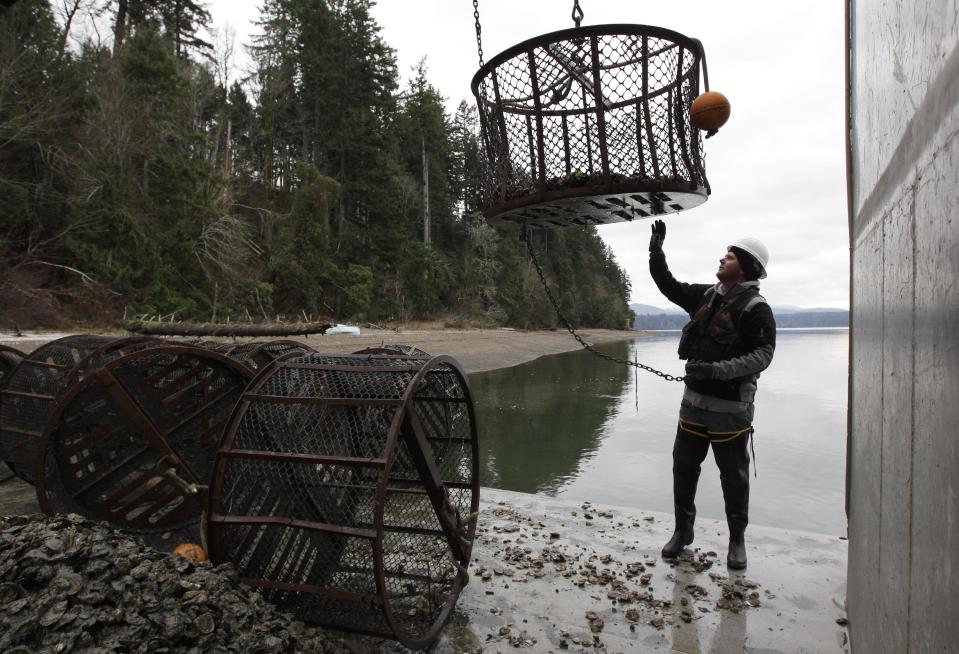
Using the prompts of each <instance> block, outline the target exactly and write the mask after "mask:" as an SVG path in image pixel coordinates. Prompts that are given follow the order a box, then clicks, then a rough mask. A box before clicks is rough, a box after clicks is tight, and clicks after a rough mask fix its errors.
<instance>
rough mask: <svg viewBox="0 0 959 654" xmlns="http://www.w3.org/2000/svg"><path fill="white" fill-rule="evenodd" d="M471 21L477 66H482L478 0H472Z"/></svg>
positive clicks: (481, 35)
mask: <svg viewBox="0 0 959 654" xmlns="http://www.w3.org/2000/svg"><path fill="white" fill-rule="evenodd" d="M473 21H474V22H475V23H476V51H477V52H478V53H479V67H480V68H482V67H483V28H482V27H481V26H480V22H479V0H473Z"/></svg>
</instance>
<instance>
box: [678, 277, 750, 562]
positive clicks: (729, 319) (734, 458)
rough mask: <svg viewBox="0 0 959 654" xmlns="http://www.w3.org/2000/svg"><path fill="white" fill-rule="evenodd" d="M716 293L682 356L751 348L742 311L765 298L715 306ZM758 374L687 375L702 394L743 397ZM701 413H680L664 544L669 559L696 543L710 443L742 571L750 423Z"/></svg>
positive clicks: (732, 550) (720, 355) (743, 297)
mask: <svg viewBox="0 0 959 654" xmlns="http://www.w3.org/2000/svg"><path fill="white" fill-rule="evenodd" d="M716 300H717V298H716V297H715V295H713V296H712V297H710V298H709V300H708V301H707V302H704V303H703V306H702V307H700V309H699V310H698V311H697V312H696V313H695V314H694V316H693V319H692V320H691V321H690V322H689V324H687V325H686V327H685V328H684V329H683V337H682V339H681V341H680V346H679V355H680V358H683V359H698V360H701V361H721V360H723V359H728V358H732V357H736V356H740V355H741V354H743V353H745V352H746V351H747V347H746V345H745V343H743V342H742V339H741V337H740V335H739V322H740V319H741V318H742V314H743V313H745V312H746V311H747V310H749V309H751V308H752V307H753V306H755V304H757V303H759V302H764V301H765V300H764V299H763V298H762V296H761V295H759V293H758V292H755V291H752V292H750V291H746V292H744V293H742V294H740V295H738V296H736V297H735V298H733V299H732V301H730V302H728V303H725V304H722V305H718V306H717V305H716ZM754 379H755V377H754V376H751V377H749V378H743V379H739V380H731V381H723V380H689V379H688V380H686V383H687V385H688V386H689V387H690V388H692V389H693V390H696V391H698V392H701V393H705V394H708V395H713V396H716V397H723V398H724V399H729V400H738V399H739V387H740V385H741V384H742V383H743V382H746V381H752V380H754ZM697 414H698V416H699V417H698V418H697V419H690V418H688V417H681V418H680V420H679V424H678V426H677V429H676V440H675V441H674V444H673V507H674V510H675V516H676V530H675V532H674V533H673V536H672V538H671V539H670V540H669V542H668V543H666V546H665V547H663V551H662V555H663V557H664V558H675V557H677V556H679V555H680V554H681V553H682V551H683V548H684V547H685V546H686V545H689V544H691V543H692V542H693V538H694V530H693V524H694V522H695V520H696V487H697V485H698V483H699V474H700V471H701V470H702V462H703V460H704V459H705V458H706V454H707V452H708V451H709V449H710V447H711V448H712V450H713V457H714V459H715V460H716V465H717V467H718V468H719V478H720V483H721V485H722V489H723V500H724V503H725V509H726V522H727V524H728V526H729V553H728V556H727V558H726V565H727V567H729V568H730V569H733V570H737V569H742V568H745V567H746V541H745V532H746V525H747V524H748V523H749V460H750V459H749V451H748V445H749V442H750V438H751V436H752V432H753V428H752V424H751V422H749V421H748V420H747V418H746V417H745V416H743V417H737V416H735V415H734V414H729V415H723V414H716V413H714V412H709V411H702V410H698V411H697Z"/></svg>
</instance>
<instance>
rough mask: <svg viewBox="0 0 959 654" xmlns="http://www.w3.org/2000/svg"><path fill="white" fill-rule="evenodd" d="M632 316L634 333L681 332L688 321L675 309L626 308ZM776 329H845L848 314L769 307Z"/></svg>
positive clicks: (832, 311) (646, 305)
mask: <svg viewBox="0 0 959 654" xmlns="http://www.w3.org/2000/svg"><path fill="white" fill-rule="evenodd" d="M629 308H630V309H632V310H633V313H635V314H636V320H635V321H634V322H633V328H634V329H682V327H683V325H685V324H686V322H687V321H688V320H689V317H688V316H687V315H686V314H685V313H683V311H682V309H679V308H678V307H670V308H668V309H664V308H661V307H654V306H652V305H649V304H630V305H629ZM773 314H774V315H775V316H776V325H778V326H779V327H848V326H849V311H847V310H845V309H826V308H819V307H816V308H805V307H796V306H790V305H784V306H773Z"/></svg>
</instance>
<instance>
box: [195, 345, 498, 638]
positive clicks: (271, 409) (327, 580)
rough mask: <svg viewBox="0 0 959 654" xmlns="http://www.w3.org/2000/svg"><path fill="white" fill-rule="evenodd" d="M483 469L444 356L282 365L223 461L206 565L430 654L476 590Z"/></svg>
mask: <svg viewBox="0 0 959 654" xmlns="http://www.w3.org/2000/svg"><path fill="white" fill-rule="evenodd" d="M478 455H479V450H478V442H477V430H476V420H475V416H474V412H473V403H472V398H471V395H470V390H469V385H468V382H467V380H466V376H465V374H464V373H463V370H462V369H461V368H460V366H459V364H457V363H456V361H455V360H453V359H452V358H450V357H446V356H440V357H435V358H432V359H425V358H422V357H420V356H417V355H410V356H407V355H378V356H377V355H327V354H310V355H306V356H302V357H293V358H288V359H283V360H280V361H277V362H276V363H274V364H273V366H272V367H271V368H268V369H267V370H266V371H264V372H263V373H261V374H260V376H259V377H258V378H257V380H256V381H254V383H253V384H251V386H250V388H249V389H248V390H247V392H246V393H245V394H244V396H243V400H242V402H241V403H240V404H239V405H238V406H237V408H236V410H235V412H234V414H233V417H232V419H231V421H230V425H229V426H228V428H227V431H226V434H225V435H224V440H223V444H222V446H221V448H220V451H219V452H218V454H217V459H216V463H215V466H214V472H213V478H212V483H211V488H210V493H209V510H208V513H207V541H208V544H209V548H210V556H211V559H212V560H213V561H214V562H225V561H229V562H232V563H233V564H234V565H235V566H236V567H237V569H238V571H239V574H240V577H241V578H242V579H243V580H244V581H245V582H246V583H249V584H251V585H253V586H256V587H258V588H260V589H261V591H262V592H263V593H264V595H265V596H266V597H267V598H268V599H270V600H271V601H273V602H275V603H277V604H279V605H280V606H282V607H283V608H285V609H286V610H288V611H290V612H292V613H293V614H295V615H296V616H297V617H299V618H300V619H303V620H305V621H309V622H312V623H320V624H325V625H328V626H332V627H336V628H340V629H347V630H352V631H359V632H363V633H369V634H374V635H378V636H383V637H391V638H396V639H398V640H399V641H400V642H402V643H403V644H404V645H406V646H408V647H414V648H419V647H426V646H427V645H429V643H430V642H432V641H433V640H434V639H435V638H436V636H437V635H438V634H439V631H440V629H441V628H442V626H443V623H444V621H445V619H446V618H447V616H448V615H449V613H450V611H451V609H452V607H453V605H454V604H455V602H456V599H457V598H458V596H459V592H460V590H461V589H462V586H463V584H464V583H466V580H467V577H466V566H468V565H469V557H470V552H471V548H472V540H473V537H474V534H475V529H476V512H477V509H478V506H479V475H478V472H479V469H478V465H479V459H478Z"/></svg>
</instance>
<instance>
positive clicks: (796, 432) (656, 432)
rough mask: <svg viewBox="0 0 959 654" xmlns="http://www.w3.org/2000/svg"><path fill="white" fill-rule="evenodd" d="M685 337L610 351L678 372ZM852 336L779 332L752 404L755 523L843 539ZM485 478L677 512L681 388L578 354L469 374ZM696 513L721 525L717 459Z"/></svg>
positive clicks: (706, 471)
mask: <svg viewBox="0 0 959 654" xmlns="http://www.w3.org/2000/svg"><path fill="white" fill-rule="evenodd" d="M677 342H678V333H675V332H672V333H670V332H663V333H657V334H654V335H650V336H643V337H638V338H637V339H635V340H634V341H632V342H623V343H618V344H611V345H612V347H610V346H609V345H607V346H604V348H603V349H604V351H606V352H608V353H610V354H615V355H616V356H619V357H625V358H629V359H632V358H633V357H634V356H635V357H636V358H637V359H638V360H639V361H641V362H643V363H646V364H648V365H651V366H653V367H655V368H657V369H659V370H663V371H665V372H669V373H671V374H674V375H679V374H682V366H681V364H680V362H679V361H678V360H677V359H676V345H677ZM847 351H848V332H847V331H846V330H780V332H779V335H778V345H777V348H776V357H775V359H774V361H773V365H772V367H771V368H770V369H769V370H767V371H766V372H764V373H763V376H762V379H761V381H760V383H759V386H760V388H759V397H758V400H757V403H756V422H755V427H756V439H755V447H756V457H755V461H756V464H757V469H758V477H754V478H753V479H752V480H751V486H752V489H751V502H750V504H751V505H750V514H751V515H750V521H751V522H752V523H753V524H758V525H767V526H774V527H783V528H790V529H805V530H809V531H816V532H822V533H834V534H837V535H842V534H844V533H845V514H844V511H843V500H844V479H845V442H846V379H847ZM470 382H471V385H472V388H473V393H474V399H475V402H476V408H477V412H478V416H477V420H478V424H479V429H480V448H481V452H482V466H483V469H482V473H481V483H483V484H484V485H486V486H493V487H496V488H504V489H507V490H514V491H521V492H527V493H546V494H550V495H559V496H565V497H569V498H572V499H583V500H590V501H593V502H597V503H603V504H613V505H621V506H631V507H635V508H641V509H647V510H652V511H663V512H668V513H671V512H672V475H671V469H672V458H671V452H672V442H673V437H674V435H675V433H676V417H677V412H678V410H679V402H680V399H681V397H682V392H683V386H682V384H679V383H675V382H666V381H663V380H661V379H659V378H657V377H654V376H653V375H651V374H650V373H648V372H644V371H635V370H634V369H630V368H626V367H625V366H621V365H618V364H613V363H609V362H606V361H603V360H601V359H599V358H597V357H594V356H592V355H590V354H589V353H588V352H583V351H579V352H571V353H568V354H562V355H557V356H551V357H543V358H541V359H539V360H537V361H534V362H531V363H528V364H524V365H522V366H517V367H515V368H508V369H505V370H498V371H492V372H488V373H481V374H477V375H473V376H472V377H471V379H470ZM697 510H698V514H699V515H700V516H703V517H706V518H715V519H723V518H724V510H723V502H722V490H721V489H720V484H719V474H718V471H717V470H716V467H715V464H714V463H712V457H709V458H708V459H707V461H706V463H705V464H704V466H703V474H702V477H701V478H700V483H699V492H698V493H697Z"/></svg>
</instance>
